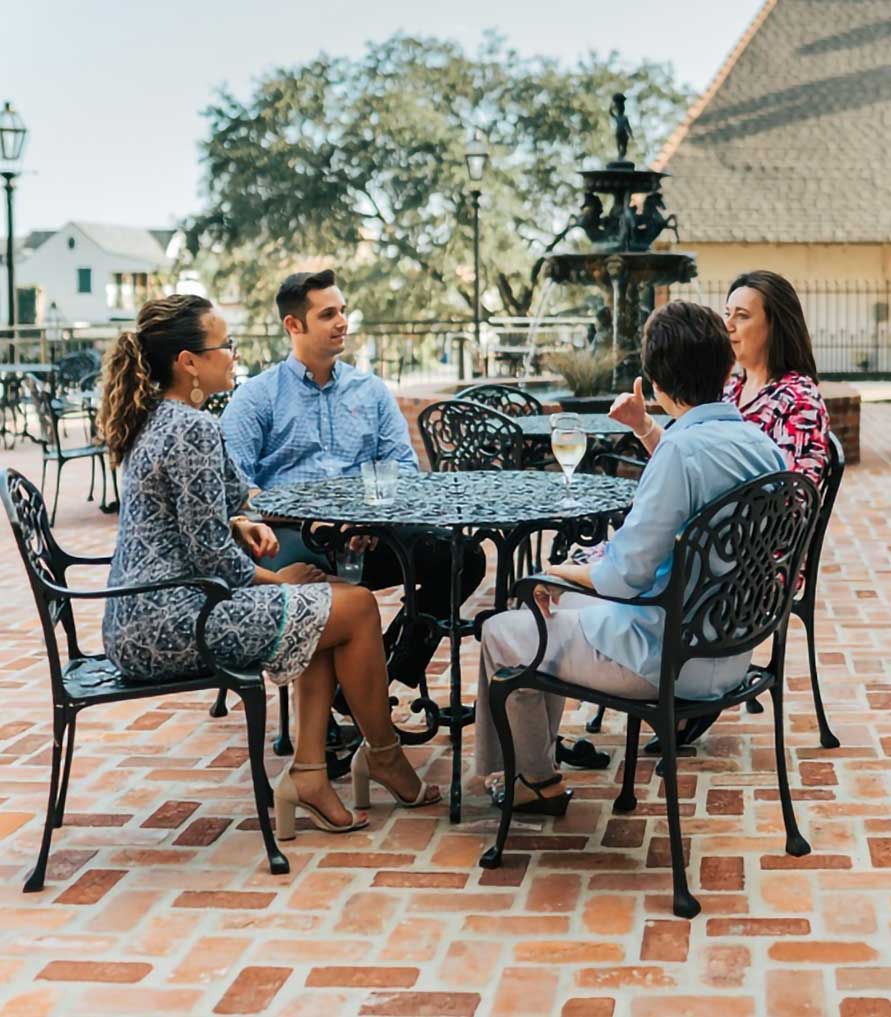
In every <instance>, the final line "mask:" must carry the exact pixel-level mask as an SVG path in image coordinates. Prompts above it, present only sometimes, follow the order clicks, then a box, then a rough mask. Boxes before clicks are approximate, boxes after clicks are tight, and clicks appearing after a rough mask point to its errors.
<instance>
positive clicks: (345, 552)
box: [335, 544, 365, 586]
mask: <svg viewBox="0 0 891 1017" xmlns="http://www.w3.org/2000/svg"><path fill="white" fill-rule="evenodd" d="M335 557H336V559H337V574H338V576H340V578H341V579H343V580H344V582H347V583H351V584H352V585H353V586H357V585H358V584H359V583H361V582H362V567H363V565H364V564H365V552H364V551H357V550H354V549H353V548H352V547H350V545H349V544H344V546H343V547H341V548H339V549H338V551H337V554H336V555H335Z"/></svg>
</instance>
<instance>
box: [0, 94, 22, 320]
mask: <svg viewBox="0 0 891 1017" xmlns="http://www.w3.org/2000/svg"><path fill="white" fill-rule="evenodd" d="M27 137H28V128H27V127H26V126H25V122H24V121H23V120H22V118H21V117H20V116H19V114H18V113H17V112H16V111H15V110H14V109H13V107H12V104H11V103H9V102H6V103H5V104H4V106H3V109H2V110H0V176H2V177H3V184H4V187H5V189H6V299H7V320H8V322H9V326H10V329H11V330H13V329H15V323H16V306H15V222H14V219H13V214H12V195H13V189H14V187H15V178H16V177H17V176H18V174H19V169H18V166H19V163H20V162H21V158H22V153H23V152H24V150H25V141H26V140H27ZM10 338H12V339H15V332H14V331H11V332H10Z"/></svg>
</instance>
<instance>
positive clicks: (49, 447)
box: [22, 374, 118, 526]
mask: <svg viewBox="0 0 891 1017" xmlns="http://www.w3.org/2000/svg"><path fill="white" fill-rule="evenodd" d="M22 381H23V384H24V386H25V389H26V391H27V392H28V396H29V399H30V402H31V407H32V409H33V410H34V413H35V415H36V417H37V423H38V430H39V433H38V435H36V436H33V437H34V441H36V442H37V444H38V445H40V446H41V448H42V450H43V464H42V469H41V476H40V490H41V492H43V490H44V488H45V487H46V467H47V463H51V462H52V463H55V464H56V490H55V494H54V496H53V510H52V513H51V515H50V526H53V525H55V522H56V509H57V508H58V505H59V489H60V487H61V479H62V467H63V466H64V465H65V464H66V463H68V462H71V461H72V460H73V459H90V460H91V463H90V490H89V492H88V494H87V501H92V500H93V488H94V484H95V479H96V463H97V462H98V463H99V469H100V473H101V475H102V501H101V503H100V506H99V507H100V509H101V510H102V511H103V512H116V511H117V509H118V482H117V477H116V475H115V472H114V470H112V471H111V483H112V488H113V490H114V500H113V501H112V502H108V500H107V495H108V478H107V475H106V469H105V456H106V455H107V453H108V449H107V448H106V446H105V445H104V444H101V443H99V442H97V441H95V440H90V441H89V443H88V444H86V445H76V446H70V445H68V444H67V443H66V441H65V435H64V425H65V422H66V420H69V419H71V418H72V417H81V416H83V415H84V414H87V417H88V424H89V427H88V432H89V433H91V434H92V433H93V428H92V420H93V417H92V411H91V410H90V409H89V408H88V407H85V406H83V405H80V406H78V407H66V406H65V404H64V403H62V402H61V401H60V400H58V399H56V398H55V397H54V396H53V395H52V393H51V392H50V390H49V389H48V388H47V387H46V386H44V385H43V384H42V383H41V382H40V381H38V380H37V379H36V378H33V377H32V376H31V375H28V374H26V375H25V376H24V377H23V379H22Z"/></svg>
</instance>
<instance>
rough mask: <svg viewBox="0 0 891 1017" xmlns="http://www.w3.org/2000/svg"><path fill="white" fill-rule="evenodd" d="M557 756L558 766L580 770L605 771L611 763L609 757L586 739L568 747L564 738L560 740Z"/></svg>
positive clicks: (558, 741) (580, 739)
mask: <svg viewBox="0 0 891 1017" xmlns="http://www.w3.org/2000/svg"><path fill="white" fill-rule="evenodd" d="M556 756H557V763H558V764H559V763H566V764H567V765H568V766H575V767H578V769H580V770H605V769H606V768H607V767H608V766H609V762H610V757H609V755H608V754H607V753H606V752H598V750H597V749H595V748H594V746H593V745H592V744H591V743H590V742H589V741H588V740H587V739H586V738H579V740H578V741H576V742H574V743H573V744H572V745H567V744H566V743H565V742H564V741H563V739H562V738H558V739H557V753H556Z"/></svg>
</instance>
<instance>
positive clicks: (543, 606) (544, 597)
mask: <svg viewBox="0 0 891 1017" xmlns="http://www.w3.org/2000/svg"><path fill="white" fill-rule="evenodd" d="M561 593H563V591H562V590H558V589H556V588H555V587H553V586H544V585H542V584H541V583H539V584H538V585H537V586H536V587H534V589H533V590H532V597H533V599H534V600H535V603H536V604H538V609H539V610H540V611H541V613H542V614H543V615H544V616H545V618H550V617H551V616H552V614H553V608H552V607H551V605H552V604H553V605H554V607H556V606H557V603H558V602H559V600H560V594H561Z"/></svg>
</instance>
